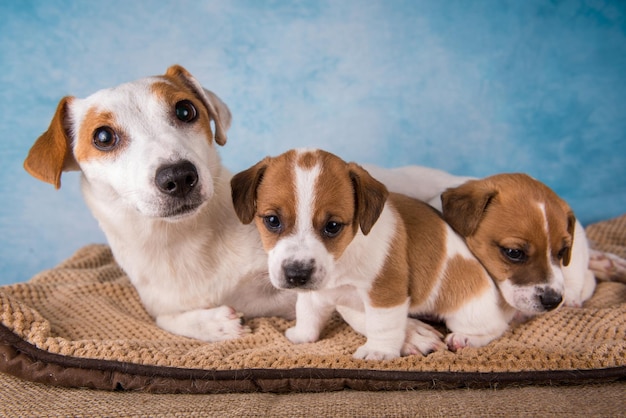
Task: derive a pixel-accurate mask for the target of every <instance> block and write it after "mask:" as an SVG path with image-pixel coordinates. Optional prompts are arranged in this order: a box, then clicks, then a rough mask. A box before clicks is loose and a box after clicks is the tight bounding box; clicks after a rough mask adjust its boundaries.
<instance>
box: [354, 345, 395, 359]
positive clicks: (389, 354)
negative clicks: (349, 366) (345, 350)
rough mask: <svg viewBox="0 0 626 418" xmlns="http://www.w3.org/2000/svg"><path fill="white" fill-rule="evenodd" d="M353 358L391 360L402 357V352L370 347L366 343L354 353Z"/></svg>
mask: <svg viewBox="0 0 626 418" xmlns="http://www.w3.org/2000/svg"><path fill="white" fill-rule="evenodd" d="M352 357H354V358H355V359H360V360H391V359H394V358H396V357H400V352H399V351H398V350H393V349H386V348H380V347H370V346H368V344H367V343H365V344H363V345H362V346H360V347H359V348H358V349H357V350H356V351H355V352H354V354H353V355H352Z"/></svg>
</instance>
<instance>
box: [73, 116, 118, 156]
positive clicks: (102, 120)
mask: <svg viewBox="0 0 626 418" xmlns="http://www.w3.org/2000/svg"><path fill="white" fill-rule="evenodd" d="M105 126H108V127H110V128H111V129H113V131H114V132H115V135H117V141H118V143H117V145H115V146H114V147H113V148H112V149H111V150H110V151H103V150H100V149H98V148H96V146H95V145H94V134H95V132H96V130H97V129H98V128H102V127H105ZM129 139H130V138H129V137H128V136H127V135H126V133H125V132H124V130H123V129H122V128H121V127H120V126H119V125H118V124H117V121H116V119H115V114H114V113H113V112H109V111H98V110H97V108H96V107H91V108H90V109H89V110H88V111H87V113H85V117H84V118H83V120H82V121H80V124H79V128H78V132H76V144H75V146H74V156H75V157H76V161H78V162H83V161H89V160H91V159H93V158H115V157H116V156H118V155H119V154H120V152H122V151H123V150H124V148H126V147H127V146H128V141H129Z"/></svg>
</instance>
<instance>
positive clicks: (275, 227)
mask: <svg viewBox="0 0 626 418" xmlns="http://www.w3.org/2000/svg"><path fill="white" fill-rule="evenodd" d="M263 223H264V224H265V227H266V228H267V230H268V231H270V232H276V233H278V232H280V231H281V230H282V224H281V223H280V218H279V217H278V216H276V215H269V216H265V217H263Z"/></svg>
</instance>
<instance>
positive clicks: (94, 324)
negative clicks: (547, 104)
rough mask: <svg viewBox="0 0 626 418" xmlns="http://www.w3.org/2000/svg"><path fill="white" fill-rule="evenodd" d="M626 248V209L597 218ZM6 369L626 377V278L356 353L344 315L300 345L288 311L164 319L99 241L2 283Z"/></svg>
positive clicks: (550, 380) (198, 383) (199, 375)
mask: <svg viewBox="0 0 626 418" xmlns="http://www.w3.org/2000/svg"><path fill="white" fill-rule="evenodd" d="M587 233H588V236H589V238H590V239H591V240H592V241H593V243H594V246H595V247H596V248H598V249H601V250H606V251H611V252H613V253H615V254H618V255H620V256H622V257H626V215H623V216H622V217H620V218H616V219H613V220H610V221H605V222H601V223H598V224H594V225H591V226H589V227H588V228H587ZM0 304H1V305H0V319H1V323H0V372H5V373H9V374H12V375H14V376H17V377H20V378H23V379H27V380H31V381H35V382H40V383H47V384H54V385H59V386H69V387H88V388H97V389H108V390H143V391H148V392H157V393H179V392H182V393H218V392H252V391H266V392H292V391H309V392H310V391H329V390H341V389H344V388H352V389H358V390H383V389H384V390H398V389H420V388H453V387H486V386H488V387H494V386H504V385H508V384H515V385H526V384H566V383H579V382H589V381H593V382H600V381H602V382H605V381H615V380H620V379H624V378H626V284H623V283H614V282H600V283H599V284H598V286H597V289H596V292H595V293H594V295H593V297H592V298H591V299H590V300H589V301H587V303H585V306H584V307H583V308H580V309H576V308H561V309H558V310H557V311H556V312H551V313H547V314H544V315H540V316H538V317H536V318H534V319H532V320H530V321H528V322H526V323H524V324H521V325H517V326H515V327H513V328H512V329H510V330H509V331H508V332H507V333H506V334H504V335H503V336H502V337H501V338H499V339H497V340H495V341H493V342H491V343H490V344H489V345H487V346H485V347H482V348H465V349H463V350H460V351H459V352H458V353H452V352H449V351H439V352H436V353H433V354H430V355H428V356H426V357H422V356H409V357H403V358H398V359H395V360H391V361H365V360H354V359H353V358H352V353H353V352H354V351H355V350H356V348H357V347H359V346H360V345H361V344H363V342H364V341H365V339H364V337H362V336H361V335H359V334H357V333H355V332H354V331H353V330H352V329H351V328H350V327H348V326H347V325H346V324H345V323H344V322H343V321H342V320H341V319H340V318H339V317H335V318H334V319H333V320H332V321H331V323H330V324H329V325H328V326H327V327H326V329H325V331H324V333H323V335H322V338H321V340H320V341H318V342H316V343H311V344H302V345H293V344H291V343H290V342H289V341H288V340H287V339H286V338H285V337H284V331H285V329H287V328H288V327H289V326H290V322H289V321H285V320H283V319H280V318H256V319H250V320H247V321H246V322H247V324H248V325H249V326H250V328H251V329H252V331H253V332H252V333H251V334H249V335H247V336H245V337H243V338H240V339H237V340H231V341H224V342H219V343H204V342H201V341H197V340H193V339H190V338H185V337H180V336H176V335H172V334H170V333H168V332H166V331H163V330H161V329H160V328H158V327H157V326H156V325H155V324H154V321H153V320H152V319H151V318H150V316H149V315H148V314H147V313H146V311H145V310H144V309H143V307H142V305H141V303H140V301H139V299H138V296H137V294H136V292H135V290H134V288H133V286H132V285H131V284H130V282H129V280H128V278H127V276H126V275H125V273H124V272H123V271H122V270H121V269H120V268H119V267H118V266H117V264H116V263H115V262H114V260H113V257H112V255H111V252H110V250H109V248H108V247H107V246H105V245H92V246H88V247H85V248H82V249H81V250H79V251H78V252H77V253H76V254H74V256H72V257H71V258H70V259H68V260H67V261H65V262H63V263H62V264H60V265H59V266H57V267H56V268H54V269H52V270H48V271H44V272H42V273H40V274H38V275H37V276H35V277H34V278H33V279H32V280H30V281H29V282H27V283H19V284H15V285H10V286H4V287H0Z"/></svg>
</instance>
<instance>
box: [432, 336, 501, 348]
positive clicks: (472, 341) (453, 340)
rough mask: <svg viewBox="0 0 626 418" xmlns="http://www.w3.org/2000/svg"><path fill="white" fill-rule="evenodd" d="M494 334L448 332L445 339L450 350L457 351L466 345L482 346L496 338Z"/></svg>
mask: <svg viewBox="0 0 626 418" xmlns="http://www.w3.org/2000/svg"><path fill="white" fill-rule="evenodd" d="M495 338H496V336H494V335H466V334H462V333H460V332H452V333H450V334H448V336H447V337H446V339H445V340H444V341H445V343H446V345H447V346H448V349H449V350H450V351H453V352H456V351H458V350H460V349H463V348H465V347H482V346H485V345H487V344H489V343H490V342H491V341H492V340H494V339H495Z"/></svg>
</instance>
